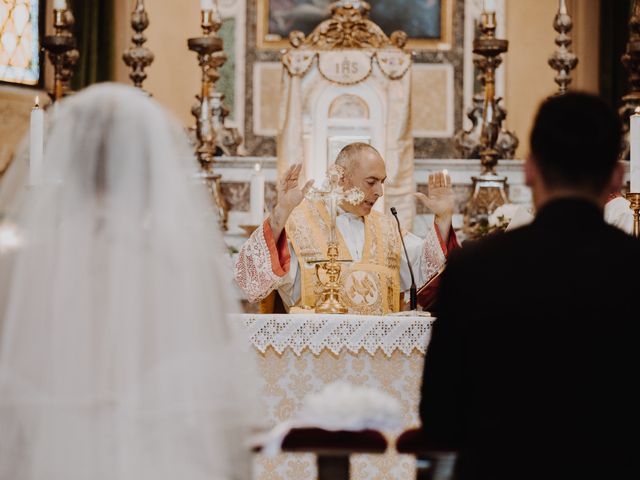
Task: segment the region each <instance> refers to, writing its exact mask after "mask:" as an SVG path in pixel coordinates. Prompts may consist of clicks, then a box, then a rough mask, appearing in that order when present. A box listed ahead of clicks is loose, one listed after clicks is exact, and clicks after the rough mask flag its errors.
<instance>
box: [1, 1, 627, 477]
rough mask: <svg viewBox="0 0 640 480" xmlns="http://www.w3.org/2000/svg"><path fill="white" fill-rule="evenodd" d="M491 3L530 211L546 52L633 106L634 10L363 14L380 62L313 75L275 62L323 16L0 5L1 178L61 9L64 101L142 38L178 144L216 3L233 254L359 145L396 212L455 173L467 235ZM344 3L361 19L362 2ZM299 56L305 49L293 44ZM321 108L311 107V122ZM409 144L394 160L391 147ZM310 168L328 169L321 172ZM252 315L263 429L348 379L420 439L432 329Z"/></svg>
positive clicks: (359, 464)
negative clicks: (482, 46) (68, 57)
mask: <svg viewBox="0 0 640 480" xmlns="http://www.w3.org/2000/svg"><path fill="white" fill-rule="evenodd" d="M485 2H486V3H489V4H491V5H492V6H493V7H494V8H495V20H496V22H495V23H496V30H495V36H496V37H497V38H500V39H506V40H508V42H509V44H508V51H506V52H503V53H502V55H501V58H502V61H501V63H500V64H499V65H498V67H497V69H496V71H495V97H499V98H501V101H500V102H499V105H501V106H502V107H503V109H504V111H506V118H505V119H504V120H503V122H502V125H501V133H500V136H499V137H498V144H497V146H498V150H499V162H498V165H497V167H496V171H497V172H498V173H499V174H500V175H503V176H504V177H506V182H507V186H508V201H509V202H510V203H512V204H516V205H525V206H528V205H529V204H530V202H531V195H530V192H529V190H528V188H527V187H526V186H525V185H524V178H523V171H522V166H523V159H524V158H525V157H526V155H527V149H528V147H527V139H528V136H529V130H530V127H531V123H532V119H533V118H532V117H533V114H534V112H535V110H536V107H537V105H538V104H539V103H540V102H541V101H542V100H543V99H545V98H546V97H548V96H550V95H553V94H554V93H556V92H557V91H558V89H559V88H560V87H559V84H557V83H556V82H555V81H554V77H556V75H558V72H557V71H556V70H554V69H552V68H551V67H550V66H549V58H550V57H552V56H555V57H556V58H557V57H558V56H560V57H562V58H565V59H566V58H568V60H566V62H568V63H569V64H571V63H572V62H571V56H570V55H569V57H566V54H567V51H566V50H565V51H563V48H564V47H562V46H561V45H560V44H562V41H559V44H556V40H557V39H566V38H567V37H566V35H570V38H571V40H572V43H571V45H570V47H569V53H571V52H573V54H575V56H576V57H577V59H578V63H577V65H575V67H574V66H573V65H572V67H574V68H567V69H566V71H565V73H566V74H568V75H569V76H570V78H571V83H570V85H569V88H571V89H577V90H582V91H587V92H591V93H595V94H598V95H600V96H602V97H603V98H605V99H607V100H608V101H609V102H611V104H613V105H614V106H616V107H620V106H622V104H623V97H624V96H625V95H627V94H629V93H633V91H632V90H631V86H630V85H629V82H628V78H629V76H630V74H633V72H628V71H627V70H626V69H625V66H624V65H623V64H622V62H621V60H620V59H621V57H622V55H623V53H624V51H625V48H626V45H627V42H628V41H629V31H630V29H629V22H630V20H631V18H632V15H631V13H632V11H633V9H636V10H637V9H638V8H640V7H639V6H638V5H636V3H637V2H634V1H632V0H624V1H615V2H613V1H607V0H566V1H565V0H495V1H493V2H489V1H487V0H484V1H483V0H370V2H369V3H370V4H371V12H370V19H371V20H372V21H374V22H376V23H378V24H379V26H380V27H381V28H382V30H383V31H384V34H383V35H382V37H380V38H383V40H384V42H382V43H383V45H382V47H383V48H381V49H377V48H374V49H371V48H369V47H370V45H369V47H367V48H365V49H364V50H366V52H365V53H364V54H362V55H360V54H359V53H358V52H356V53H354V54H353V55H352V56H351V57H350V63H349V64H348V65H347V67H345V68H346V69H344V70H343V69H342V68H343V65H342V62H343V60H344V59H343V56H342V53H341V50H340V49H334V50H332V49H331V48H325V49H324V50H322V51H321V52H320V53H319V54H318V57H317V59H316V57H313V58H310V57H308V56H305V55H306V52H307V51H305V50H304V49H302V50H301V51H300V52H298V53H299V55H297V56H296V55H295V54H294V55H293V56H289V57H287V55H285V50H286V49H292V44H290V43H289V40H288V39H287V36H288V34H289V33H290V32H291V31H293V30H296V29H300V30H302V31H303V33H304V34H305V35H309V34H310V33H312V31H313V29H314V28H315V27H316V26H317V24H318V23H320V22H321V21H323V20H326V19H327V18H328V15H329V13H328V12H329V5H330V4H331V3H332V2H331V1H329V0H218V1H215V2H206V1H202V2H201V1H200V0H188V1H187V0H180V1H178V0H174V1H168V0H146V1H142V0H102V1H96V2H85V1H84V0H73V1H72V0H67V1H66V2H64V1H63V0H55V2H54V1H53V0H48V1H38V0H0V116H1V122H0V175H2V174H3V173H5V172H6V171H7V168H8V167H9V165H10V164H11V163H12V162H16V161H19V160H20V158H21V156H25V155H28V150H29V149H28V135H27V132H28V130H29V121H30V112H31V108H32V106H33V103H34V97H35V96H36V95H37V96H39V97H40V99H41V101H42V103H43V104H46V103H47V102H48V101H49V94H48V92H52V91H53V89H54V67H53V66H52V62H51V61H50V60H49V59H48V58H45V53H44V51H40V50H39V45H40V44H41V43H42V40H43V39H44V38H45V36H48V35H49V36H50V35H54V34H55V33H56V31H55V29H54V23H55V22H56V21H59V20H60V19H56V18H54V14H53V7H54V3H55V4H56V5H58V6H59V5H63V4H64V5H67V4H68V6H69V7H70V8H71V9H72V11H73V15H74V17H75V27H74V28H73V29H72V31H73V35H74V37H75V39H76V44H77V47H78V51H79V57H78V58H76V59H75V67H74V69H73V73H72V75H71V81H70V84H69V87H70V88H72V89H76V90H77V89H80V88H82V87H84V86H86V85H88V84H91V83H94V82H98V81H107V80H112V81H116V82H121V83H126V84H132V83H133V81H132V79H131V77H130V75H132V68H130V67H129V66H128V65H127V64H126V63H125V61H124V60H123V54H124V53H125V52H127V51H129V52H131V50H129V49H131V48H132V47H133V46H135V45H134V41H133V38H134V35H135V32H134V29H133V28H132V23H133V24H135V25H137V27H138V28H139V30H140V33H142V34H143V35H144V37H146V42H144V41H143V39H142V38H141V37H139V36H138V37H137V38H138V43H139V44H140V46H141V47H143V48H147V49H148V51H147V53H152V54H153V61H152V63H150V64H148V65H147V66H146V68H144V73H145V74H146V78H143V77H144V76H143V75H141V70H138V72H137V73H138V78H137V79H138V80H143V81H142V86H143V88H144V89H145V90H146V91H147V92H149V93H150V94H151V95H153V97H154V98H155V99H156V100H158V101H159V102H160V103H161V104H163V105H164V106H165V107H166V108H167V109H168V110H170V111H171V112H172V113H173V114H174V115H175V116H176V117H177V118H178V119H179V120H180V121H181V122H182V123H183V124H184V126H185V128H192V127H194V126H195V125H196V119H195V118H194V115H192V107H194V104H195V105H196V113H197V112H198V111H201V110H199V109H201V108H202V105H203V103H202V102H198V101H197V100H196V95H197V94H200V93H201V92H202V91H203V85H202V79H203V71H204V70H203V68H201V66H199V64H198V57H197V49H198V48H200V47H202V44H203V42H202V41H191V43H190V45H189V46H188V43H187V41H188V39H192V40H193V39H196V40H197V39H198V38H202V37H203V29H202V27H201V21H202V17H201V4H203V5H204V4H209V3H210V4H214V5H217V8H218V11H219V14H220V17H221V22H220V25H216V27H215V28H214V29H213V30H214V32H213V33H214V35H216V36H218V37H219V38H220V39H222V43H221V44H220V43H215V42H214V43H215V44H216V45H219V46H221V47H222V50H220V51H222V52H224V55H225V56H226V60H224V59H223V58H222V56H220V53H219V52H218V53H217V54H216V55H218V56H217V57H215V58H214V59H213V60H212V62H211V64H213V65H214V66H215V69H217V70H218V72H217V73H216V72H213V74H211V72H209V73H205V74H206V75H209V79H211V80H215V82H213V88H212V89H210V90H208V92H209V97H208V98H209V100H211V104H210V106H209V108H211V112H212V116H211V117H210V118H209V119H208V121H210V122H211V125H212V126H213V127H214V129H215V130H216V131H218V132H223V133H224V135H220V136H219V142H218V143H219V144H218V145H217V148H216V149H215V151H213V150H207V149H206V148H205V149H204V150H199V157H200V162H201V164H202V165H204V164H206V165H207V168H208V170H206V171H205V172H204V173H205V175H204V177H203V178H205V180H206V181H207V182H209V185H210V187H211V191H212V199H214V200H215V201H216V206H220V205H223V206H224V208H223V209H221V211H223V210H226V213H224V212H223V214H224V215H228V217H227V219H226V230H225V240H226V243H227V246H228V247H229V251H230V253H233V252H234V251H237V248H238V247H239V246H240V245H241V244H242V242H244V241H245V239H246V237H247V233H248V232H250V231H251V229H252V228H254V227H255V225H256V224H257V223H259V222H260V221H261V220H262V218H263V215H266V214H268V212H269V211H270V209H271V208H272V207H273V205H274V203H275V195H276V189H275V184H276V180H277V174H278V171H279V169H281V168H282V167H283V161H285V160H286V161H287V162H289V163H291V162H294V161H307V162H308V161H312V163H311V164H310V165H311V167H310V168H311V169H313V168H316V171H315V173H314V174H315V175H318V174H320V175H321V173H322V170H323V169H324V167H325V166H326V165H327V164H328V163H330V161H331V158H335V154H336V153H337V150H338V149H339V148H340V146H341V145H343V144H345V143H348V142H351V141H354V140H360V141H365V142H370V143H372V144H373V145H374V146H377V147H378V148H380V149H381V151H382V152H383V154H384V155H385V157H387V162H388V165H389V164H390V165H391V168H390V170H391V171H392V174H393V175H396V174H398V172H400V171H401V172H404V175H405V176H404V177H403V179H401V180H402V181H404V183H402V181H400V180H399V181H398V182H397V183H394V184H393V185H391V186H390V187H389V191H388V192H387V193H389V194H390V196H391V195H398V196H401V195H402V194H403V192H404V193H405V194H406V193H408V192H409V191H411V190H413V189H414V188H415V189H416V190H418V191H426V190H427V188H428V185H427V178H428V174H429V173H430V172H435V171H439V170H442V169H447V170H448V172H449V173H450V175H451V178H452V182H453V186H454V190H455V193H456V202H457V207H458V208H457V213H456V215H455V218H454V222H453V226H454V228H456V230H461V229H462V227H463V223H464V221H463V215H464V213H465V208H466V205H467V202H468V201H469V199H470V197H471V194H472V177H473V176H475V175H478V174H479V173H480V169H481V161H480V159H479V151H478V139H477V137H474V136H473V135H474V134H475V135H478V134H479V130H478V128H480V127H479V125H476V126H475V127H474V124H473V122H472V120H471V119H472V118H473V119H474V120H476V121H477V119H478V116H477V115H478V107H479V106H480V107H481V106H482V104H483V101H484V90H483V82H482V78H483V77H482V75H480V74H481V73H482V71H483V70H482V68H483V64H482V61H481V60H482V59H479V58H478V57H477V56H474V53H473V50H474V39H475V38H478V36H479V35H481V31H480V30H481V28H480V22H481V18H482V11H483V6H484V5H485ZM344 3H353V4H357V6H358V7H359V6H360V2H357V1H353V2H344ZM561 8H566V10H567V12H568V14H569V15H570V17H571V20H572V23H573V29H572V30H571V31H570V32H567V31H566V29H564V30H563V28H562V27H561V26H558V28H557V29H554V19H555V18H556V16H557V14H558V12H559V9H561ZM135 11H137V12H138V14H137V16H136V14H135ZM132 12H134V13H132ZM143 12H145V13H146V15H147V18H148V25H146V22H145V21H143V20H144V18H143V17H142V16H141V15H142V13H143ZM209 20H211V19H210V18H209ZM636 21H637V22H638V25H636V26H635V27H634V28H635V29H636V31H639V32H640V18H636ZM214 23H215V22H214ZM218 27H219V28H218ZM394 30H403V31H404V32H405V33H406V34H407V36H406V37H407V38H406V39H405V38H404V37H402V36H397V35H396V36H394V35H392V32H393V31H394ZM204 36H205V37H206V36H207V35H204ZM292 40H293V41H294V43H295V42H298V43H300V42H301V41H302V39H301V38H300V37H296V36H295V35H294V36H293V37H292ZM405 40H406V42H405ZM198 42H200V43H198ZM385 42H386V43H385ZM204 43H206V42H204ZM199 45H200V47H199ZM565 45H566V42H565ZM316 46H317V45H316ZM190 47H191V48H190ZM214 50H215V49H214ZM292 50H294V51H295V50H300V49H296V48H293V49H292ZM374 50H375V51H374ZM372 52H373V53H372ZM294 53H295V52H294ZM307 53H308V52H307ZM314 55H315V54H314ZM374 56H375V65H376V67H375V68H374ZM145 58H148V57H145ZM138 60H140V58H138ZM223 60H224V61H223ZM407 60H408V63H403V62H405V61H407ZM140 61H141V62H143V63H144V61H143V60H140ZM323 62H324V63H323ZM130 63H131V62H130ZM636 63H637V62H636ZM402 65H405V66H407V65H408V67H407V68H405V66H402ZM283 66H286V68H287V69H288V70H287V72H288V73H287V72H284V71H283V68H284V67H283ZM334 67H335V70H332V69H333V68H334ZM207 68H208V66H207ZM633 68H635V69H637V68H638V65H637V64H635V65H633V66H632V69H633ZM292 72H298V76H297V77H296V75H291V73H292ZM332 72H333V73H332ZM288 75H289V76H288ZM132 76H133V77H136V75H135V74H133V75H132ZM636 76H637V71H636ZM217 77H219V78H217ZM376 82H377V83H376ZM560 83H562V82H560ZM565 83H566V82H565ZM636 83H637V82H636ZM318 85H325V86H326V87H327V88H324V89H318V88H317V87H318ZM371 85H374V87H372V86H371ZM375 85H377V86H378V87H380V86H382V87H380V88H385V89H387V90H386V92H387V94H388V95H389V96H388V97H386V100H385V101H382V102H379V101H377V100H376V96H375V94H373V93H372V92H374V93H375V91H376V90H375V88H378V87H375ZM209 86H210V85H209ZM314 89H315V90H314ZM309 92H311V93H309ZM313 92H316V93H317V95H316V96H315V97H314V96H313V95H314V93H313ZM318 92H319V93H318ZM327 92H329V93H327ZM389 92H390V93H389ZM408 92H410V95H409V94H408ZM636 93H638V92H636ZM220 94H223V95H220ZM323 95H324V96H323ZM332 95H333V96H332ZM394 95H395V96H394ZM634 98H640V94H637V95H636V96H635V97H634ZM402 101H405V102H407V103H406V104H404V105H403V104H402ZM314 102H316V103H315V104H314ZM394 102H396V103H395V104H394ZM314 105H319V107H321V108H320V109H315V110H314ZM474 107H475V108H476V110H474ZM224 108H226V109H228V111H226V110H224ZM322 108H323V109H324V110H322ZM314 112H315V113H314ZM317 112H320V114H318V113H317ZM322 112H324V113H322ZM285 113H287V114H291V115H293V116H291V117H288V116H285V115H284V114H285ZM480 119H481V118H480ZM200 120H201V119H200ZM287 122H288V123H287ZM296 129H297V130H296ZM394 129H395V130H394ZM465 131H468V132H471V133H470V134H468V135H465ZM390 132H391V133H390ZM394 132H395V133H394ZM279 133H280V134H281V137H280V138H281V141H280V142H278V134H279ZM284 133H286V134H287V135H290V136H288V137H287V136H286V135H283V134H284ZM294 134H295V135H294ZM296 135H297V136H296ZM291 139H293V140H291ZM298 140H299V141H298ZM194 141H195V140H194ZM385 142H386V143H385ZM403 142H404V143H403ZM474 142H475V143H474ZM401 143H402V145H403V149H402V151H400V150H401V149H400V148H395V145H396V144H401ZM201 146H202V145H201ZM209 146H211V145H209ZM213 153H215V155H213ZM318 156H319V157H320V159H319V160H318V161H319V162H320V163H316V164H314V163H313V162H315V161H316V160H317V159H318ZM310 159H311V160H310ZM403 161H404V163H403ZM285 163H286V162H285ZM314 165H315V166H314ZM194 166H196V164H195V163H194ZM388 168H389V167H388ZM407 172H408V173H407ZM397 177H398V178H400V175H399V174H398V175H397ZM403 188H404V189H405V190H402V189H403ZM0 193H1V192H0ZM406 196H407V197H408V195H406ZM0 199H1V195H0ZM0 206H1V205H0ZM411 208H413V207H411ZM256 209H257V211H256ZM411 213H412V214H411V215H410V217H411V218H410V220H413V223H412V225H413V231H414V232H415V233H417V234H418V235H422V233H423V230H424V228H425V225H426V224H427V222H428V221H430V220H431V217H430V215H429V212H427V211H426V210H424V208H423V207H420V206H418V207H417V208H416V210H415V212H413V211H411ZM413 213H415V216H414V215H413ZM0 221H2V218H1V217H0ZM461 233H462V232H461ZM248 310H249V313H247V314H246V315H244V316H241V317H242V320H243V321H244V322H245V324H246V326H247V328H248V330H249V336H250V338H251V341H252V343H253V346H254V347H255V350H256V352H257V354H258V357H259V367H260V374H261V377H262V382H263V386H262V388H263V393H264V402H265V406H266V409H267V413H268V419H269V421H270V422H271V423H272V424H276V423H277V422H281V421H285V420H287V419H289V418H291V417H292V416H293V415H294V414H295V412H296V411H297V410H298V409H300V406H301V403H302V401H303V399H304V397H305V396H306V395H307V394H308V393H310V392H315V391H318V390H320V389H321V388H322V386H323V385H327V384H329V383H330V382H333V381H335V380H339V379H347V380H348V381H349V382H351V383H354V384H358V385H367V386H372V387H374V388H377V389H380V390H382V391H384V392H386V393H389V394H390V395H392V396H394V397H395V398H397V399H398V400H399V401H400V402H401V405H402V409H403V415H404V417H403V419H404V425H403V427H404V428H410V427H414V426H416V424H417V402H418V398H419V388H418V387H419V380H420V374H421V369H422V362H423V360H424V352H425V345H426V343H427V341H428V340H427V339H428V335H429V330H430V325H431V323H430V320H429V321H425V320H424V319H421V318H413V319H412V318H406V319H400V318H391V319H390V318H385V317H372V318H364V319H357V318H355V319H354V318H347V317H349V316H345V318H344V319H342V320H340V321H338V320H336V319H331V318H321V316H319V315H317V316H315V317H314V316H313V315H306V316H303V315H299V316H294V315H291V316H289V317H296V318H289V319H283V318H282V317H281V316H280V317H279V316H277V315H276V316H274V315H271V316H270V315H255V314H253V313H251V311H250V309H248ZM296 322H297V323H296ZM322 332H324V333H322ZM397 433H398V432H395V434H397ZM256 465H257V469H256V476H257V477H258V478H262V479H265V480H266V479H285V478H292V479H293V478H296V479H306V478H314V472H315V470H314V468H315V466H314V461H313V457H311V456H309V455H300V456H295V457H292V456H287V455H284V456H283V455H281V456H278V457H276V458H275V459H270V458H259V459H258V460H257V463H256ZM352 466H355V468H354V469H353V471H352V478H362V479H364V478H380V479H386V478H409V477H408V475H410V474H411V472H413V471H415V463H412V460H411V459H410V458H406V456H405V457H401V456H400V457H399V456H397V455H393V454H392V455H385V456H381V457H378V458H373V457H371V458H370V457H367V456H356V457H355V458H353V459H352Z"/></svg>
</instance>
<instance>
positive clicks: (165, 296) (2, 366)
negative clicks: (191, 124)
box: [0, 84, 257, 480]
mask: <svg viewBox="0 0 640 480" xmlns="http://www.w3.org/2000/svg"><path fill="white" fill-rule="evenodd" d="M192 162H193V160H192V156H191V154H190V152H189V147H188V145H187V142H186V139H185V138H184V134H183V133H182V132H181V130H180V127H179V126H178V125H177V123H174V121H173V120H172V119H171V118H170V117H169V116H168V115H167V114H166V113H165V111H164V110H163V109H162V108H161V107H160V106H159V105H158V104H157V103H156V102H155V101H153V100H151V99H149V98H147V97H146V96H145V95H144V94H142V93H141V92H139V91H138V90H135V89H133V88H130V87H125V86H119V85H115V84H101V85H97V86H93V87H90V88H88V89H86V90H85V91H83V92H81V93H78V94H76V95H74V96H73V97H71V98H69V99H67V100H64V101H63V102H61V104H60V105H59V110H58V112H57V113H56V114H55V121H54V122H53V126H52V128H51V129H50V131H49V134H48V141H47V144H46V153H45V158H44V163H45V171H46V175H45V177H46V178H45V179H44V182H43V184H42V185H40V186H38V187H36V188H33V189H30V190H29V191H28V192H27V193H26V198H25V199H23V201H20V202H18V203H19V205H18V206H17V207H16V208H17V211H15V209H14V211H12V212H11V217H12V219H13V221H14V223H15V224H16V225H17V227H18V228H19V229H20V231H21V238H22V245H21V246H20V248H18V249H16V250H14V251H13V252H10V253H6V252H5V254H0V271H3V274H6V273H7V269H9V270H8V271H9V272H10V275H11V276H10V284H9V287H8V290H7V291H6V292H4V294H3V295H2V296H0V299H1V303H0V426H1V427H0V480H42V479H47V480H75V479H77V480H87V479H91V480H134V479H135V480H147V479H148V480H163V479H167V480H169V479H171V480H176V479H184V480H191V479H193V480H200V479H202V480H204V479H206V480H216V479H236V478H237V479H246V478H249V476H250V472H249V465H250V458H249V454H248V452H247V451H246V449H245V448H244V445H243V442H244V439H245V436H246V434H247V432H248V430H249V428H250V427H251V426H252V424H253V423H254V422H255V421H256V420H257V418H256V415H257V414H256V411H257V408H256V406H255V405H254V402H255V401H256V399H257V392H256V391H255V390H253V389H254V388H255V385H256V383H257V382H256V379H255V376H254V375H255V372H254V370H253V365H252V362H253V357H252V355H251V352H250V351H249V350H248V348H247V347H245V346H244V345H245V343H246V344H248V341H246V342H243V339H242V337H240V336H239V332H237V331H236V330H237V328H236V326H235V325H233V324H232V323H231V322H230V321H229V320H228V319H227V317H226V316H225V314H224V312H230V311H232V310H233V309H234V308H235V307H236V304H235V302H234V301H232V300H231V299H230V297H233V295H232V294H231V286H230V283H227V281H226V280H225V275H224V273H223V271H222V267H221V264H222V260H221V257H222V256H223V255H224V248H223V243H222V239H221V236H220V233H219V230H218V228H217V225H216V220H215V218H214V216H213V213H212V211H211V208H210V204H209V202H208V199H207V194H206V192H205V191H204V189H203V187H202V186H201V185H200V184H198V183H197V182H194V181H193V180H192V169H194V168H195V167H194V164H193V163H192Z"/></svg>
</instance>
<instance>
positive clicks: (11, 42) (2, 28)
mask: <svg viewBox="0 0 640 480" xmlns="http://www.w3.org/2000/svg"><path fill="white" fill-rule="evenodd" d="M39 3H40V1H39V0H0V81H2V82H11V83H19V84H23V85H36V84H37V83H38V80H39V79H40V56H39V55H38V45H39V43H40V42H39V37H38V35H39V32H38V25H39V18H38V13H39V11H38V10H39V8H38V7H39Z"/></svg>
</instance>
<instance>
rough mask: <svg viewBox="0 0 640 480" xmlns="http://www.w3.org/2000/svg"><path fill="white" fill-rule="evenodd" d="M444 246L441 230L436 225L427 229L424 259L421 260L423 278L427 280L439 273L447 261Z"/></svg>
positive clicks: (423, 250) (423, 248)
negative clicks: (438, 230)
mask: <svg viewBox="0 0 640 480" xmlns="http://www.w3.org/2000/svg"><path fill="white" fill-rule="evenodd" d="M443 248H446V246H443V243H442V242H441V240H440V235H439V232H437V228H436V226H435V225H434V226H433V227H431V228H429V229H428V230H427V235H426V237H425V239H424V246H423V247H422V261H421V262H420V270H421V271H422V272H421V273H422V278H424V279H426V280H427V281H429V279H431V277H433V276H434V275H435V274H437V273H438V272H439V271H440V269H441V268H442V267H443V266H444V264H445V262H446V261H447V259H446V257H445V252H444V251H443Z"/></svg>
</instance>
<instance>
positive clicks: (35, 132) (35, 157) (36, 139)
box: [29, 97, 44, 185]
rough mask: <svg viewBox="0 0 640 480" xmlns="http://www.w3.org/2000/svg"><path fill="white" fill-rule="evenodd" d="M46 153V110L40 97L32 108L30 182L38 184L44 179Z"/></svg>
mask: <svg viewBox="0 0 640 480" xmlns="http://www.w3.org/2000/svg"><path fill="white" fill-rule="evenodd" d="M43 154H44V111H43V110H42V109H41V108H40V102H39V98H38V97H36V101H35V105H34V106H33V108H32V109H31V123H30V127H29V183H30V184H31V185H37V184H38V183H40V182H41V180H42V157H43Z"/></svg>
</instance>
